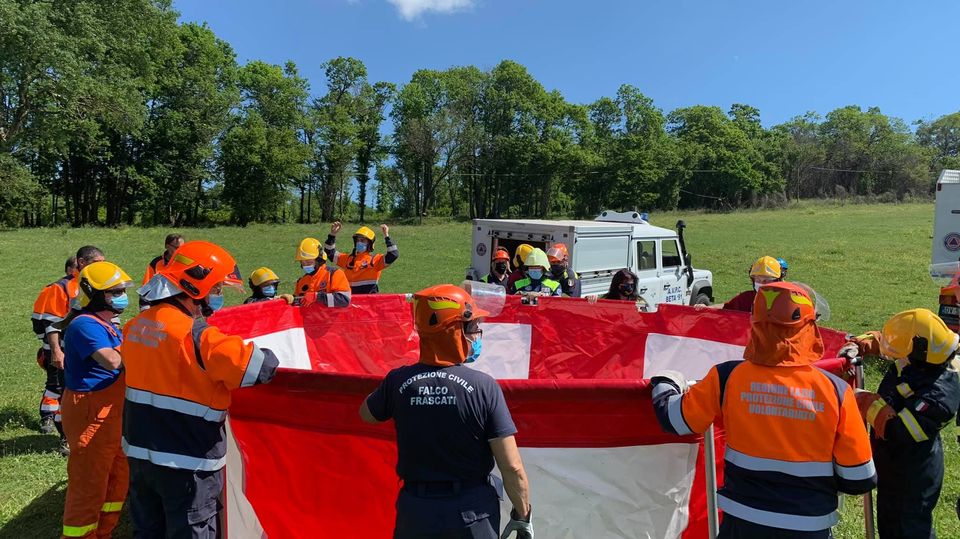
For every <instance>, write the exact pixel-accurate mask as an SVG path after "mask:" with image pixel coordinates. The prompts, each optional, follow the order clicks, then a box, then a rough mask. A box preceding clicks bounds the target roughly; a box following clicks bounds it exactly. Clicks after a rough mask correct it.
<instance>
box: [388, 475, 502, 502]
mask: <svg viewBox="0 0 960 539" xmlns="http://www.w3.org/2000/svg"><path fill="white" fill-rule="evenodd" d="M489 484H490V479H489V478H485V479H471V480H460V481H404V482H403V487H402V490H405V491H407V492H409V493H410V494H413V495H415V496H417V497H420V498H449V497H452V496H456V495H458V494H460V493H461V492H462V491H464V490H468V489H472V488H477V487H482V486H483V485H489Z"/></svg>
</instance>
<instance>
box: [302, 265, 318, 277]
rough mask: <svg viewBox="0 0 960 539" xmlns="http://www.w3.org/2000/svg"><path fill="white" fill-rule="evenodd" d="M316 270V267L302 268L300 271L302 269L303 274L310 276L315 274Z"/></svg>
mask: <svg viewBox="0 0 960 539" xmlns="http://www.w3.org/2000/svg"><path fill="white" fill-rule="evenodd" d="M316 268H317V267H316V266H300V269H302V270H303V273H304V274H306V275H310V274H311V273H313V270H315V269H316Z"/></svg>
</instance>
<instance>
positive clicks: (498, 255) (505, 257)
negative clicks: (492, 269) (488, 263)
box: [493, 247, 510, 262]
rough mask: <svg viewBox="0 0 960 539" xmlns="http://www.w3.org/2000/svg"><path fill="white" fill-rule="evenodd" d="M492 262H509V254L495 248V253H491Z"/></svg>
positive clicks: (500, 248) (499, 248)
mask: <svg viewBox="0 0 960 539" xmlns="http://www.w3.org/2000/svg"><path fill="white" fill-rule="evenodd" d="M493 259H494V260H506V261H507V262H509V261H510V252H509V251H507V250H506V249H504V248H503V247H497V252H496V253H493Z"/></svg>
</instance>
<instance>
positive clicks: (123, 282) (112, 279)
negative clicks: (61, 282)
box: [77, 262, 133, 308]
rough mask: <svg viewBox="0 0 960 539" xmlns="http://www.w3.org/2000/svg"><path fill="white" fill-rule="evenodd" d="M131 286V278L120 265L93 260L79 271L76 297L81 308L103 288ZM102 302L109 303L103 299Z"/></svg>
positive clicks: (88, 303)
mask: <svg viewBox="0 0 960 539" xmlns="http://www.w3.org/2000/svg"><path fill="white" fill-rule="evenodd" d="M131 286H133V279H131V278H130V276H129V275H127V273H126V272H125V271H123V270H122V269H121V268H120V266H118V265H116V264H114V263H113V262H94V263H92V264H87V265H86V266H85V267H84V268H83V271H81V272H80V281H79V288H80V294H79V297H78V298H77V299H79V300H80V307H81V308H83V307H86V306H87V305H90V302H91V301H94V300H96V299H97V297H98V296H101V295H102V294H100V293H101V292H103V291H105V290H113V289H116V288H130V287H131ZM104 302H105V303H109V302H106V301H105V300H104ZM105 307H107V305H105Z"/></svg>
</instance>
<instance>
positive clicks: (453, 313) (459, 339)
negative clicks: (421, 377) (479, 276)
mask: <svg viewBox="0 0 960 539" xmlns="http://www.w3.org/2000/svg"><path fill="white" fill-rule="evenodd" d="M488 314H489V313H488V312H487V311H484V310H483V309H480V308H479V307H477V305H476V302H474V300H473V298H472V297H471V296H470V294H468V293H467V292H466V291H465V290H464V289H462V288H460V287H458V286H454V285H452V284H441V285H436V286H431V287H430V288H425V289H423V290H421V291H419V292H417V293H416V294H414V295H413V321H414V325H415V326H416V328H417V333H419V334H420V362H421V363H426V364H428V365H436V366H449V365H459V364H461V363H463V362H464V361H465V360H466V359H467V356H468V355H469V354H470V342H469V341H467V339H466V336H465V331H464V328H465V326H466V325H467V324H477V323H479V320H480V319H481V318H483V317H485V316H487V315H488Z"/></svg>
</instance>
